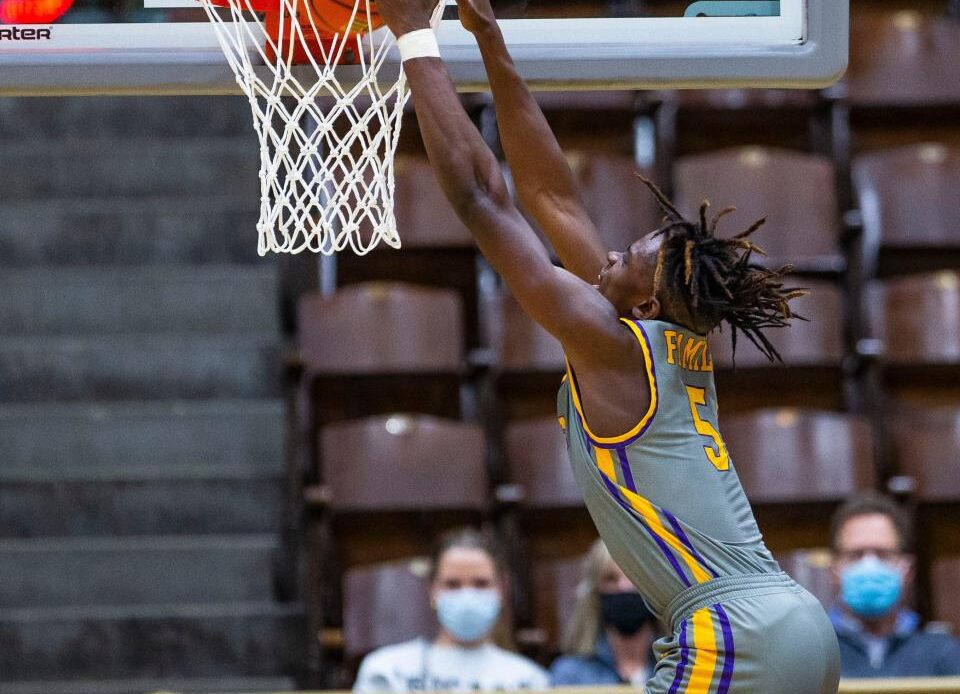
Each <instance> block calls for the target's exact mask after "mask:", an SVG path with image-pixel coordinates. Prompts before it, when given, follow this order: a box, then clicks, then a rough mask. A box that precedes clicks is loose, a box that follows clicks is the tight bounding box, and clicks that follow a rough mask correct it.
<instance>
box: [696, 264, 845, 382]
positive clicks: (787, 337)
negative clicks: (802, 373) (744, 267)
mask: <svg viewBox="0 0 960 694" xmlns="http://www.w3.org/2000/svg"><path fill="white" fill-rule="evenodd" d="M786 284H787V286H798V287H805V288H808V289H809V291H810V294H808V295H807V296H802V297H800V298H798V299H794V300H793V301H791V302H790V305H791V306H792V307H793V310H794V312H795V313H796V314H797V315H799V316H802V317H804V318H806V320H799V319H794V321H793V322H792V323H791V325H790V326H788V327H785V328H771V329H770V330H767V331H766V333H765V334H766V335H767V337H768V338H769V339H770V341H771V342H772V343H773V344H774V346H775V347H776V348H777V351H778V352H779V353H780V356H781V357H783V362H784V366H786V367H788V368H789V367H839V364H840V360H841V359H842V357H843V344H844V331H845V327H844V307H843V294H842V292H841V291H840V289H839V288H838V287H837V286H836V285H833V284H830V283H827V282H811V281H808V280H805V279H803V278H796V277H787V280H786ZM710 351H711V353H712V355H713V361H714V364H715V365H716V367H717V368H729V367H732V366H733V365H734V356H735V357H736V361H735V363H736V367H737V369H740V370H743V369H751V368H757V367H768V366H773V365H775V364H772V363H771V362H770V361H769V360H768V359H767V358H766V357H765V356H764V355H763V354H762V353H761V352H760V351H759V350H758V349H757V348H756V347H755V346H754V345H753V344H752V343H751V342H750V341H749V340H748V339H747V338H746V337H744V336H743V335H742V334H739V335H738V336H737V350H736V355H734V353H733V349H732V343H731V339H730V327H729V326H728V325H724V326H723V330H722V331H720V332H714V333H713V334H712V336H711V339H710Z"/></svg>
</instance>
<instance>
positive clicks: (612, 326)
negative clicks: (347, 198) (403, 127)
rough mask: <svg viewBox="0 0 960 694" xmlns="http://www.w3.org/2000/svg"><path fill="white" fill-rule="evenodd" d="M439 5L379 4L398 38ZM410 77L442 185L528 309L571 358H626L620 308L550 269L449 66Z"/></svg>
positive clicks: (409, 66)
mask: <svg viewBox="0 0 960 694" xmlns="http://www.w3.org/2000/svg"><path fill="white" fill-rule="evenodd" d="M433 5H434V2H433V0H379V2H378V7H379V8H380V12H381V14H382V15H383V17H384V19H385V20H386V22H387V25H388V26H389V27H390V29H391V30H392V31H393V33H394V34H395V35H397V36H402V35H403V34H406V33H408V32H410V31H415V30H418V29H423V28H426V27H428V26H429V19H430V13H431V11H432V9H433ZM404 70H405V71H406V74H407V80H408V83H409V85H410V89H411V91H412V92H413V100H414V106H415V109H416V114H417V120H418V121H419V124H420V131H421V134H422V137H423V141H424V146H425V148H426V150H427V156H428V158H429V159H430V162H431V164H432V165H433V168H434V172H435V174H436V176H437V180H438V181H439V183H440V186H441V188H443V191H444V193H445V195H446V197H447V199H448V200H449V201H450V203H451V205H452V206H453V208H454V210H455V211H456V212H457V214H458V216H459V217H460V218H461V219H462V220H463V222H464V223H465V224H466V226H467V228H468V229H469V230H470V232H471V233H472V234H473V236H474V238H475V239H476V241H477V245H478V246H479V247H480V250H481V252H482V253H483V255H484V256H485V257H486V259H487V260H488V261H489V262H490V264H491V265H492V266H493V268H494V269H495V270H496V271H497V272H498V273H499V274H500V275H501V277H503V279H504V280H505V281H506V283H507V285H508V286H509V287H510V290H511V292H512V293H513V295H514V296H515V297H516V299H517V301H519V302H520V305H521V306H522V307H523V308H524V310H525V311H526V312H527V313H528V314H529V315H530V316H531V317H532V318H533V319H534V320H535V321H537V322H538V323H540V324H541V325H542V326H543V327H544V328H546V329H547V330H548V331H550V332H551V333H552V334H553V335H555V336H556V337H557V338H558V339H559V340H560V341H561V342H562V343H563V345H564V348H565V349H566V350H567V351H568V353H570V354H571V356H573V355H574V354H583V355H589V357H590V358H591V360H592V359H596V358H600V359H603V358H605V356H607V355H608V354H609V355H611V356H614V357H615V356H616V354H617V353H619V352H622V350H623V347H624V344H625V341H627V340H628V339H629V338H628V335H627V331H625V330H623V329H622V327H621V326H620V324H619V322H618V320H617V316H616V312H615V311H614V309H613V306H612V305H611V304H610V303H609V302H607V301H606V300H605V299H604V298H603V297H602V296H601V295H600V293H599V292H597V291H596V290H594V289H593V288H592V287H591V286H590V285H589V284H587V283H586V282H584V281H582V280H580V279H578V278H577V277H575V276H574V275H572V274H570V273H569V272H567V271H565V270H563V269H561V268H557V267H554V265H553V264H552V263H551V262H550V258H549V256H548V255H547V252H546V249H545V248H544V247H543V244H541V243H540V241H539V239H537V236H536V234H535V233H534V232H533V230H532V229H531V228H530V225H529V224H527V222H526V220H525V219H524V218H523V216H522V215H521V214H520V213H519V212H518V211H517V209H516V207H515V206H514V204H513V201H512V199H511V197H510V193H509V191H508V189H507V185H506V182H505V181H504V179H503V174H502V173H501V171H500V166H499V163H498V162H497V160H496V157H494V155H493V153H492V152H491V151H490V149H489V147H487V145H486V143H485V142H484V141H483V138H481V137H480V133H479V132H477V129H476V127H475V126H474V124H473V123H472V122H471V121H470V119H469V118H468V117H467V114H466V112H465V111H464V110H463V107H462V106H461V104H460V100H459V98H458V97H457V93H456V89H455V88H454V85H453V82H452V81H451V79H450V76H449V74H448V73H447V70H446V67H445V66H444V64H443V62H442V61H441V60H440V59H439V58H429V57H426V58H414V59H408V60H406V62H405V63H404ZM597 269H599V268H597ZM594 274H596V270H595V271H594Z"/></svg>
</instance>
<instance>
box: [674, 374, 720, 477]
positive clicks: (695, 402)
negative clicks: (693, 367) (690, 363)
mask: <svg viewBox="0 0 960 694" xmlns="http://www.w3.org/2000/svg"><path fill="white" fill-rule="evenodd" d="M684 385H685V387H686V389H687V399H688V400H689V401H690V414H691V415H692V416H693V426H694V427H695V428H696V430H697V433H698V434H700V435H701V436H709V437H710V438H711V439H712V440H713V445H712V446H704V447H703V452H704V453H706V454H707V460H709V461H710V464H711V465H713V466H714V467H715V468H717V469H718V470H726V469H728V468H729V467H730V456H729V455H728V454H727V447H726V445H725V444H724V443H723V439H722V438H720V432H719V431H717V429H716V427H714V426H713V425H712V424H711V423H710V422H708V421H706V420H705V419H702V418H701V417H700V410H698V409H697V407H698V406H700V405H706V404H707V391H706V390H705V389H704V388H697V387H696V386H687V385H686V384H684Z"/></svg>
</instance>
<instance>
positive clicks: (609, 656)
mask: <svg viewBox="0 0 960 694" xmlns="http://www.w3.org/2000/svg"><path fill="white" fill-rule="evenodd" d="M655 636H656V619H655V618H654V617H653V615H652V614H650V611H649V610H648V609H647V606H646V605H645V604H644V602H643V599H642V598H641V597H640V594H639V593H638V592H637V589H636V588H634V586H633V584H631V583H630V581H629V579H627V577H626V576H625V575H624V573H623V571H622V570H621V569H620V567H619V566H617V564H616V563H615V562H614V561H613V559H612V558H611V557H610V552H609V551H608V550H607V546H606V545H605V544H603V541H602V540H597V541H596V542H595V543H594V545H593V547H592V548H591V549H590V552H589V553H588V554H587V556H586V558H585V559H584V563H583V577H582V579H581V581H580V585H579V586H578V587H577V602H576V605H575V606H574V609H573V614H572V616H571V618H570V622H569V623H568V624H567V628H566V631H565V633H564V637H563V644H562V646H563V651H564V655H561V656H560V657H559V658H557V659H556V660H555V661H554V662H553V665H552V666H551V667H550V683H551V685H552V686H563V685H574V686H575V685H589V684H628V683H632V684H636V685H642V684H643V683H644V682H646V680H647V679H648V678H649V676H650V675H651V674H652V673H653V666H654V659H653V654H652V652H651V650H650V646H651V644H652V643H653V640H654V638H655Z"/></svg>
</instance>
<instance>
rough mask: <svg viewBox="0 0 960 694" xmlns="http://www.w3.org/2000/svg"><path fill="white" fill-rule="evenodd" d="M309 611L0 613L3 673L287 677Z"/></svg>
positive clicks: (214, 608) (260, 607) (15, 676)
mask: <svg viewBox="0 0 960 694" xmlns="http://www.w3.org/2000/svg"><path fill="white" fill-rule="evenodd" d="M302 634H303V630H302V611H301V610H300V608H298V607H296V606H285V605H277V604H271V603H261V602H257V603H231V604H224V605H217V604H214V605H199V604H181V605H159V606H155V607H113V608H106V607H85V608H57V609H36V610H29V609H28V610H0V672H3V681H4V684H5V685H6V686H9V685H10V684H13V683H15V682H17V681H18V680H19V681H32V680H38V679H44V680H53V681H57V680H69V679H127V678H151V679H152V678H174V677H176V678H197V677H203V678H212V677H219V676H229V677H233V678H237V677H265V676H277V675H287V676H289V675H290V674H291V673H293V672H295V671H296V668H297V666H298V665H300V664H301V663H302V655H301V647H300V642H301V640H302V639H301V637H302Z"/></svg>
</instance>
